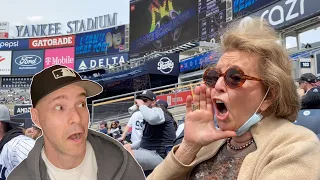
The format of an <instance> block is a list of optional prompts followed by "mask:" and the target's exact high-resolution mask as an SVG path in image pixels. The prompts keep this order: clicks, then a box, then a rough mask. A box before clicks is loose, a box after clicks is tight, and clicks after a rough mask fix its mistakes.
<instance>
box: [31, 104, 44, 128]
mask: <svg viewBox="0 0 320 180" xmlns="http://www.w3.org/2000/svg"><path fill="white" fill-rule="evenodd" d="M30 114H31V118H32V121H33V123H34V124H35V125H36V126H38V127H39V128H41V125H40V122H39V112H38V110H37V109H36V108H31V110H30ZM41 129H42V128H41Z"/></svg>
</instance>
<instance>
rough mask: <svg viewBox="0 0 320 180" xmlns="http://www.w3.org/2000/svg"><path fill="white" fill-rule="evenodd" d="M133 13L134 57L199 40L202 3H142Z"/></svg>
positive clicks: (161, 0) (176, 0) (163, 0)
mask: <svg viewBox="0 0 320 180" xmlns="http://www.w3.org/2000/svg"><path fill="white" fill-rule="evenodd" d="M130 11H131V13H130V54H135V53H141V52H150V51H154V50H166V49H169V48H170V47H172V46H174V45H179V44H182V43H186V42H189V41H192V40H196V39H197V38H198V28H197V27H198V0H141V1H139V2H137V3H135V4H132V5H131V7H130Z"/></svg>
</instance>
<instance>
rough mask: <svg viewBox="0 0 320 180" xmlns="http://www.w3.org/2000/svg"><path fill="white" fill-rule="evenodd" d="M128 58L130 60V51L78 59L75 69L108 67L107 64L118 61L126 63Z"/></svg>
mask: <svg viewBox="0 0 320 180" xmlns="http://www.w3.org/2000/svg"><path fill="white" fill-rule="evenodd" d="M128 60H129V59H128V53H122V54H113V55H109V56H98V57H91V58H83V59H76V61H75V70H76V71H87V70H90V69H95V68H97V67H106V66H107V65H112V64H116V63H124V62H126V61H128Z"/></svg>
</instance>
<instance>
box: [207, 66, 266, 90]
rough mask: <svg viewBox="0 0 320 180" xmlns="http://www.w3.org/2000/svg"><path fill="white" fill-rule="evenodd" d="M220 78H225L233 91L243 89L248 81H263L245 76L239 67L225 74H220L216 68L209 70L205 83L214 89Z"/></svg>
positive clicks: (230, 69) (232, 68) (233, 67)
mask: <svg viewBox="0 0 320 180" xmlns="http://www.w3.org/2000/svg"><path fill="white" fill-rule="evenodd" d="M220 77H223V78H224V82H225V84H226V86H228V87H229V88H231V89H235V88H238V87H241V86H242V85H243V84H244V83H245V82H246V80H253V81H262V79H259V78H255V77H252V76H248V75H245V74H244V72H243V70H242V69H240V68H239V67H237V66H232V67H231V68H229V69H228V70H227V71H226V72H225V73H221V72H219V71H218V70H217V69H215V68H214V67H211V68H208V69H207V70H206V71H205V72H204V74H203V81H204V82H205V84H206V85H207V86H208V87H211V88H214V87H215V85H216V83H217V82H218V80H219V78H220Z"/></svg>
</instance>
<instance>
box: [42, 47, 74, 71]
mask: <svg viewBox="0 0 320 180" xmlns="http://www.w3.org/2000/svg"><path fill="white" fill-rule="evenodd" d="M44 57H45V62H44V68H47V67H50V66H53V65H57V64H59V65H65V66H67V67H69V68H72V69H74V47H69V48H57V49H47V50H45V55H44Z"/></svg>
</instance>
